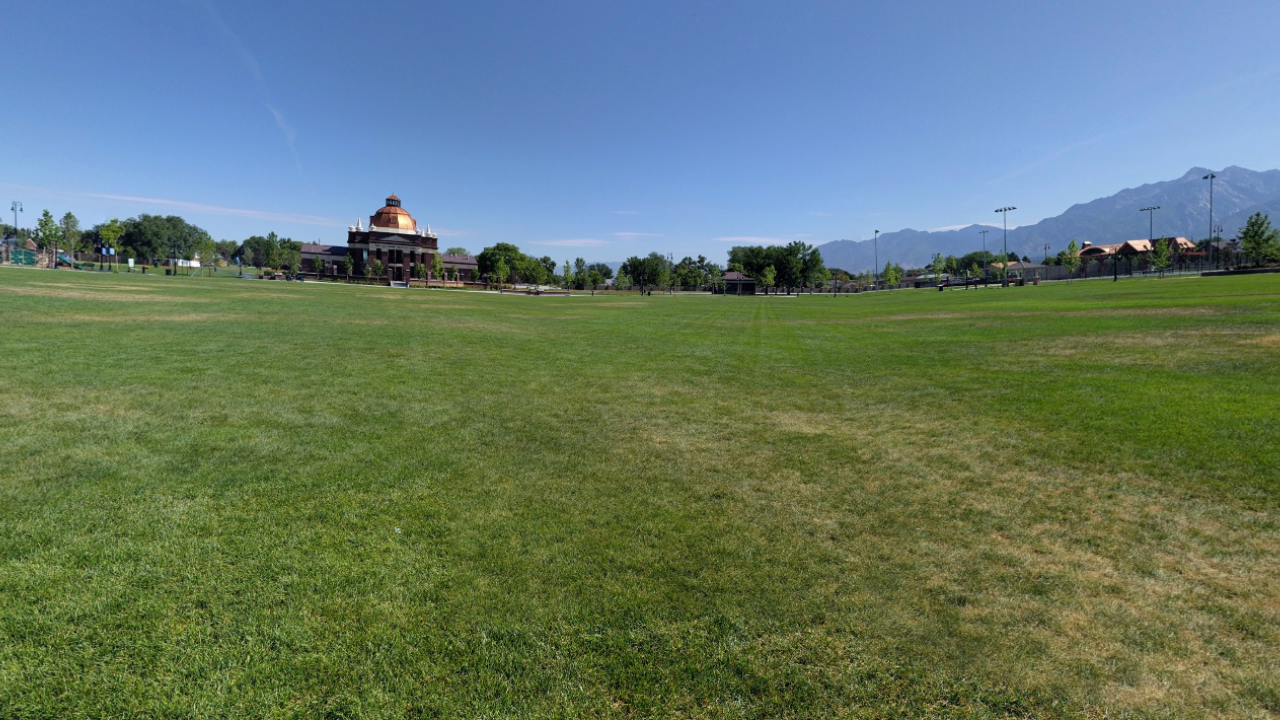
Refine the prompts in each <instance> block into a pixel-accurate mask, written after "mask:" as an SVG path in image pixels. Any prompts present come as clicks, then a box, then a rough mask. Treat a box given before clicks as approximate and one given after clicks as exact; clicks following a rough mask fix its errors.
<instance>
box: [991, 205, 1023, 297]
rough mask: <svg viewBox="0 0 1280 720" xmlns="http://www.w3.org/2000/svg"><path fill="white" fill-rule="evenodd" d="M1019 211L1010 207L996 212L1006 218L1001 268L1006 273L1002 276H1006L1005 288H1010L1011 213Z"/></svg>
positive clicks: (1003, 283) (1002, 282)
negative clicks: (1011, 211)
mask: <svg viewBox="0 0 1280 720" xmlns="http://www.w3.org/2000/svg"><path fill="white" fill-rule="evenodd" d="M1017 209H1018V208H1016V207H1012V206H1010V207H1002V208H999V209H998V210H996V212H998V213H1000V215H1001V216H1002V217H1004V257H1003V258H1001V259H1000V267H1001V268H1003V269H1004V272H1002V273H1000V274H1001V275H1003V276H1004V277H1003V279H1002V280H1001V284H1002V285H1004V286H1005V287H1009V211H1010V210H1017Z"/></svg>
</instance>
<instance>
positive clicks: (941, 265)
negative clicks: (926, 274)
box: [929, 253, 947, 279]
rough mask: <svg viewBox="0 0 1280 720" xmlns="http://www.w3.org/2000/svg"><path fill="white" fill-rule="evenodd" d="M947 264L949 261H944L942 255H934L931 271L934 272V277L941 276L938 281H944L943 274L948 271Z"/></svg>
mask: <svg viewBox="0 0 1280 720" xmlns="http://www.w3.org/2000/svg"><path fill="white" fill-rule="evenodd" d="M946 263H947V261H946V260H944V259H942V253H934V254H933V262H931V263H929V269H930V270H932V271H933V274H934V275H937V276H939V278H938V279H942V278H941V276H942V274H943V273H944V272H946V271H947V265H946Z"/></svg>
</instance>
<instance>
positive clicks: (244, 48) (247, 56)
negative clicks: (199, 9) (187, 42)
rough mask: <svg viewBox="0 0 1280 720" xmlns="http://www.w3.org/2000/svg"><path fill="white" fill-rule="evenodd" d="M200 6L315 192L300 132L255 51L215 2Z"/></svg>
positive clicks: (299, 171) (204, 2)
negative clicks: (273, 94) (304, 161)
mask: <svg viewBox="0 0 1280 720" xmlns="http://www.w3.org/2000/svg"><path fill="white" fill-rule="evenodd" d="M200 4H201V6H203V7H204V10H205V13H206V14H207V15H208V16H209V19H210V20H211V21H212V22H213V24H214V26H215V27H216V28H217V29H218V33H219V34H220V35H221V36H222V39H223V42H224V43H225V44H226V45H227V46H228V47H230V48H231V51H232V52H233V53H235V54H236V55H237V56H239V58H240V62H242V63H243V64H244V66H245V69H247V70H248V71H249V74H250V75H251V76H253V82H254V85H255V86H256V87H257V88H258V95H259V96H260V97H261V99H262V104H263V105H265V106H266V108H267V111H268V112H270V113H271V117H272V118H274V119H275V122H276V127H277V128H279V129H280V132H281V133H283V134H284V143H285V145H286V146H287V147H288V148H289V154H290V155H292V156H293V164H294V165H295V166H296V167H297V169H298V177H300V178H302V181H303V182H304V183H306V184H307V187H308V188H310V189H311V190H312V191H313V192H314V191H315V188H314V187H313V186H312V185H311V181H310V180H309V179H308V178H307V174H306V173H305V172H303V170H302V158H301V157H300V156H299V155H298V148H297V146H296V144H295V141H296V140H297V138H298V132H297V130H295V129H294V128H293V125H291V124H290V123H289V120H288V119H287V118H286V117H285V116H284V113H282V112H280V110H279V109H277V108H276V106H275V102H274V101H273V100H272V97H271V91H270V90H269V89H268V88H267V80H266V76H265V75H263V73H262V65H261V64H260V63H259V62H258V58H257V57H256V56H255V55H254V54H253V51H251V50H250V49H249V46H248V45H245V44H244V41H242V40H241V39H240V36H239V35H236V33H235V32H234V31H233V30H232V29H231V26H229V25H227V23H226V21H224V20H223V19H222V15H220V14H219V13H218V8H217V7H215V6H214V4H213V0H202V2H201V3H200Z"/></svg>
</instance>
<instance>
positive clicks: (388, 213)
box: [369, 194, 418, 230]
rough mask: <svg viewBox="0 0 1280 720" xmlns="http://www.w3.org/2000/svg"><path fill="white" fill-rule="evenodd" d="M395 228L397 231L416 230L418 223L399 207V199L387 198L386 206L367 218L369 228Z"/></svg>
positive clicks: (391, 196)
mask: <svg viewBox="0 0 1280 720" xmlns="http://www.w3.org/2000/svg"><path fill="white" fill-rule="evenodd" d="M375 227H377V228H396V229H399V230H417V229H418V221H417V220H414V219H413V216H412V215H410V214H409V213H408V211H406V210H405V209H404V208H402V207H400V198H398V197H396V196H395V195H394V194H393V195H388V196H387V204H386V205H384V206H383V207H382V209H381V210H379V211H378V212H376V213H374V214H373V215H370V216H369V228H370V229H373V228H375Z"/></svg>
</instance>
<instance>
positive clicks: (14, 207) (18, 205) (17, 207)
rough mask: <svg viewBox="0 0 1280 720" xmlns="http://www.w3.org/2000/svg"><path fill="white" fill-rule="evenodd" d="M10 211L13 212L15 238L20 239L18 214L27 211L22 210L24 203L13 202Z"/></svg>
mask: <svg viewBox="0 0 1280 720" xmlns="http://www.w3.org/2000/svg"><path fill="white" fill-rule="evenodd" d="M9 209H10V210H12V211H13V236H14V237H15V238H16V237H18V213H20V212H25V211H24V210H23V209H22V203H20V202H18V201H17V200H14V201H13V204H12V205H10V206H9Z"/></svg>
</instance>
